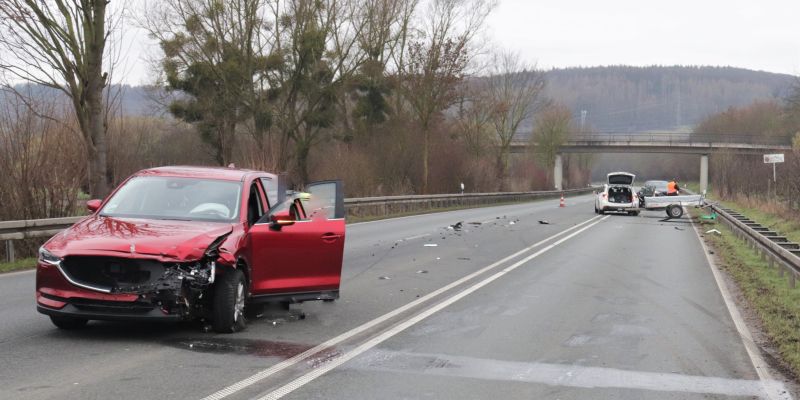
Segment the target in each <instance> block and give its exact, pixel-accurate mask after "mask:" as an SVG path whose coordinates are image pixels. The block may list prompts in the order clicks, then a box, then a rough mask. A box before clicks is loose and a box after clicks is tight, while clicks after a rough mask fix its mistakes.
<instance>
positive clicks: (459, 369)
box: [344, 349, 782, 398]
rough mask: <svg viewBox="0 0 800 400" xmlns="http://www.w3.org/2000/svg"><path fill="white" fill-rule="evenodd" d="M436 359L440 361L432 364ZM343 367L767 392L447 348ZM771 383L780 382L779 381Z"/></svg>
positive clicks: (753, 386) (754, 386)
mask: <svg viewBox="0 0 800 400" xmlns="http://www.w3.org/2000/svg"><path fill="white" fill-rule="evenodd" d="M432 365H433V366H436V367H431V366H432ZM344 368H347V369H354V370H364V371H370V372H376V371H380V372H389V373H398V372H399V373H407V374H419V375H435V376H445V377H457V378H471V379H483V380H493V381H511V382H528V383H540V384H544V385H550V386H561V387H579V388H618V389H633V390H650V391H659V392H678V393H702V394H715V395H726V396H742V397H744V396H749V397H752V396H758V397H762V398H763V397H764V396H765V395H766V393H765V392H764V390H763V388H762V386H761V383H760V382H759V381H757V380H749V379H729V378H719V377H707V376H697V375H682V374H673V373H666V372H649V371H631V370H624V369H617V368H606V367H592V366H586V365H565V364H548V363H539V362H519V361H505V360H492V359H482V358H474V357H461V356H452V355H449V354H420V353H404V352H398V351H389V350H381V349H375V350H373V351H371V352H369V353H368V354H365V355H364V356H362V357H359V358H358V359H356V360H353V362H351V363H350V364H348V365H347V366H345V367H344ZM773 383H774V384H775V385H778V386H782V383H781V382H773ZM641 397H643V398H646V397H647V396H646V395H642V396H641Z"/></svg>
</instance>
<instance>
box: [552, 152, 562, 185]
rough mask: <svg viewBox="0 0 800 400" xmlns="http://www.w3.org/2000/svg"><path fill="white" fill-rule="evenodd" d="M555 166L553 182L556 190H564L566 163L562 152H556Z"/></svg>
mask: <svg viewBox="0 0 800 400" xmlns="http://www.w3.org/2000/svg"><path fill="white" fill-rule="evenodd" d="M555 164H556V165H555V168H553V183H554V184H555V189H556V190H564V183H563V180H564V163H563V161H562V159H561V154H556V163H555Z"/></svg>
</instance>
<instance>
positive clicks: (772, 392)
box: [689, 217, 792, 400]
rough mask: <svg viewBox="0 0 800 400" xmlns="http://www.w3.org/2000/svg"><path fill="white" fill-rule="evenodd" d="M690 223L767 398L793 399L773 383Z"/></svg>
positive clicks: (707, 253)
mask: <svg viewBox="0 0 800 400" xmlns="http://www.w3.org/2000/svg"><path fill="white" fill-rule="evenodd" d="M689 221H691V223H692V229H693V230H694V233H695V235H697V240H698V241H699V242H700V246H701V247H702V248H703V253H704V254H705V256H706V261H708V267H709V268H711V273H712V274H713V275H714V280H715V281H716V282H717V287H718V288H719V291H720V293H721V294H722V299H723V300H724V301H725V306H726V307H727V308H728V313H729V314H730V315H731V319H733V324H734V325H735V326H736V331H737V332H738V333H739V337H740V338H741V339H742V343H743V344H744V348H745V350H747V355H748V356H749V357H750V362H752V363H753V368H755V370H756V373H757V374H758V378H759V379H761V384H762V385H763V387H764V391H765V392H766V394H767V398H768V399H770V400H776V399H781V400H784V399H791V398H792V395H791V394H789V391H787V390H786V389H785V388H784V387H783V385H782V384H781V385H775V384H774V383H773V382H775V380H774V379H773V377H772V374H771V373H770V372H769V366H768V365H767V363H766V362H765V361H764V359H763V358H762V357H761V352H760V350H759V349H758V345H757V344H756V342H755V341H754V340H753V335H752V334H751V333H750V329H748V328H747V324H745V322H744V319H743V318H742V315H741V314H740V313H739V309H738V308H736V303H734V302H733V299H732V298H731V294H730V292H729V291H728V287H727V286H726V285H725V281H723V280H722V274H721V273H720V272H719V269H718V268H717V265H716V264H715V263H714V260H713V259H712V258H711V255H710V253H709V250H708V246H706V244H705V242H703V239H702V238H701V237H700V232H698V231H697V227H696V226H695V223H694V220H693V219H691V217H690V218H689Z"/></svg>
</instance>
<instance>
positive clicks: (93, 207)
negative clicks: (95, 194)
mask: <svg viewBox="0 0 800 400" xmlns="http://www.w3.org/2000/svg"><path fill="white" fill-rule="evenodd" d="M101 204H103V200H100V199H92V200H89V201H87V202H86V208H87V209H88V210H89V211H90V212H96V211H97V210H98V209H99V208H100V205H101Z"/></svg>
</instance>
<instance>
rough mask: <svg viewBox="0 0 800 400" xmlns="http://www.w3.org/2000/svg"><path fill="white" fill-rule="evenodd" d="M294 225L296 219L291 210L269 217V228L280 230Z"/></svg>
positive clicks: (278, 212)
mask: <svg viewBox="0 0 800 400" xmlns="http://www.w3.org/2000/svg"><path fill="white" fill-rule="evenodd" d="M289 225H294V217H293V216H292V213H291V212H289V210H281V211H277V212H275V213H274V214H272V215H270V216H269V227H270V228H272V229H275V230H280V229H281V227H284V226H289Z"/></svg>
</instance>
